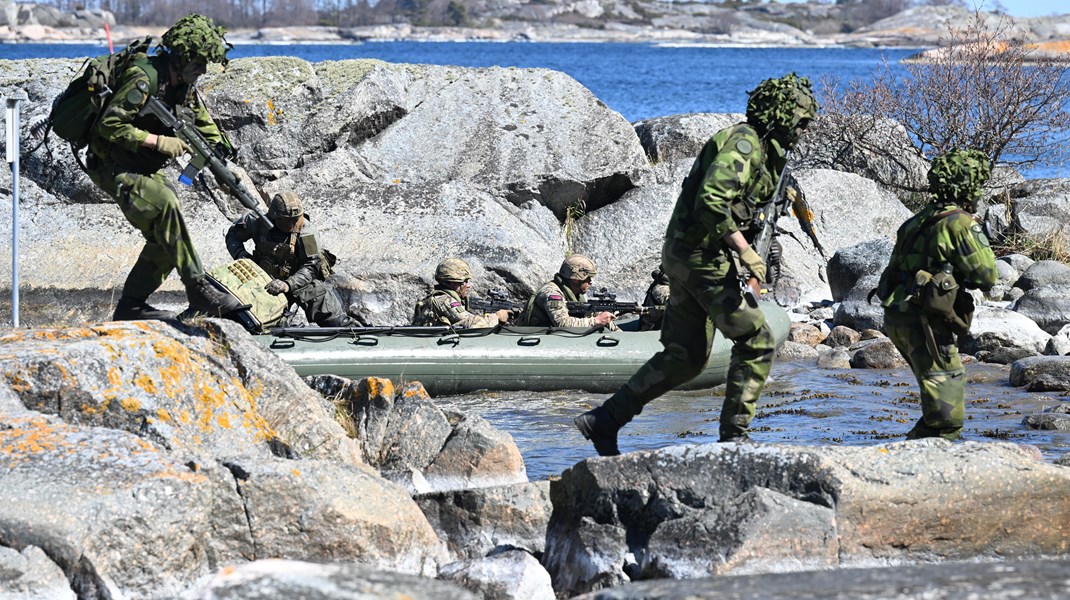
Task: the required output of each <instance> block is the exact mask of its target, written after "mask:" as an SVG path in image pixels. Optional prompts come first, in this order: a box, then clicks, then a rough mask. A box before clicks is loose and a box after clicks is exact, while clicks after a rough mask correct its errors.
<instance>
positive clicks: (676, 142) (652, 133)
mask: <svg viewBox="0 0 1070 600" xmlns="http://www.w3.org/2000/svg"><path fill="white" fill-rule="evenodd" d="M746 120H747V116H746V115H744V114H741V113H695V114H687V115H669V116H666V117H656V118H653V119H644V120H642V121H636V122H635V123H634V124H633V126H634V127H635V134H636V135H638V136H639V143H640V144H642V146H643V150H644V151H645V152H646V155H647V157H648V158H649V159H650V161H651V162H654V163H659V162H667V161H675V160H683V161H686V162H687V163H688V165H690V163H692V162H694V160H695V157H696V156H698V153H699V151H700V150H702V146H703V145H705V144H706V142H707V141H708V140H709V139H710V137H712V136H713V135H714V134H715V133H717V132H718V131H720V130H722V129H724V128H725V127H729V126H731V125H735V124H736V123H741V122H743V121H746Z"/></svg>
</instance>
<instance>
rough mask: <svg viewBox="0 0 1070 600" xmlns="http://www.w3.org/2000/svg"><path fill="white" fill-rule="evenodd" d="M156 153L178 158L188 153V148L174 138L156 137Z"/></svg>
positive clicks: (166, 136) (167, 136)
mask: <svg viewBox="0 0 1070 600" xmlns="http://www.w3.org/2000/svg"><path fill="white" fill-rule="evenodd" d="M156 151H157V152H159V153H160V154H166V155H167V156H170V157H171V158H178V157H179V156H182V155H183V154H185V153H187V152H189V146H187V145H186V142H183V141H182V140H180V139H178V138H176V137H171V136H169V135H160V136H157V137H156Z"/></svg>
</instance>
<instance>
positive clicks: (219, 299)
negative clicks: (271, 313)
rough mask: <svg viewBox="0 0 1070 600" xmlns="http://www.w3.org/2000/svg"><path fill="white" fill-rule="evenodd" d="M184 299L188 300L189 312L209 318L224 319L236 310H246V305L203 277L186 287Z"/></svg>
mask: <svg viewBox="0 0 1070 600" xmlns="http://www.w3.org/2000/svg"><path fill="white" fill-rule="evenodd" d="M186 297H187V298H188V299H189V309H190V311H191V312H194V313H202V314H205V315H208V316H209V317H224V316H226V315H229V314H230V313H232V312H234V311H236V310H241V309H243V308H246V305H244V304H242V303H241V302H240V301H239V300H238V299H237V298H235V297H234V296H233V295H232V294H230V293H228V292H225V291H223V290H221V289H219V288H217V287H216V286H214V285H212V282H211V281H208V278H207V277H203V276H202V277H199V278H197V279H194V280H193V281H192V282H191V283H189V284H187V285H186Z"/></svg>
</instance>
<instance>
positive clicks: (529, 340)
mask: <svg viewBox="0 0 1070 600" xmlns="http://www.w3.org/2000/svg"><path fill="white" fill-rule="evenodd" d="M541 342H542V338H538V337H522V338H520V339H519V340H517V341H516V345H517V346H538V345H539V344H540V343H541Z"/></svg>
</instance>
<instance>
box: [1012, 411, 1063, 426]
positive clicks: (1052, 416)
mask: <svg viewBox="0 0 1070 600" xmlns="http://www.w3.org/2000/svg"><path fill="white" fill-rule="evenodd" d="M1022 425H1025V426H1026V427H1028V428H1029V429H1040V430H1045V431H1070V414H1067V413H1066V412H1055V411H1045V412H1042V413H1035V414H1032V415H1026V416H1025V418H1023V419H1022Z"/></svg>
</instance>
